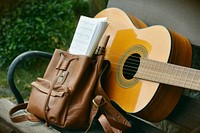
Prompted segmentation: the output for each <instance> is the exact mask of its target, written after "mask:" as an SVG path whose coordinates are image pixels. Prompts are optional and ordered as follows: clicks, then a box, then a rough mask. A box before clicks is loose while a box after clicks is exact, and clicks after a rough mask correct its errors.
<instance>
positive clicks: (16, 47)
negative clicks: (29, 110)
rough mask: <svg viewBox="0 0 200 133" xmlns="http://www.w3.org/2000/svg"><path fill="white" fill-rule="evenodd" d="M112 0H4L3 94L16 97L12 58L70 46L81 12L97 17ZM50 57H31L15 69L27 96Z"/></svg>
mask: <svg viewBox="0 0 200 133" xmlns="http://www.w3.org/2000/svg"><path fill="white" fill-rule="evenodd" d="M107 2H108V0H42V1H41V0H1V2H0V97H12V94H11V93H10V90H9V89H8V88H9V87H8V84H7V70H8V67H9V64H10V63H11V62H12V60H13V59H14V58H15V57H16V56H18V55H19V54H21V53H23V52H25V51H29V50H42V51H47V52H51V53H52V52H53V51H54V49H55V48H59V49H63V50H67V49H68V47H69V45H70V43H71V40H72V37H73V35H74V31H75V28H76V25H77V22H78V20H79V17H80V15H85V16H89V17H94V16H95V14H97V13H98V12H99V11H101V10H102V9H104V8H105V7H106V5H107ZM48 62H49V61H48V60H45V59H40V60H38V59H27V60H25V61H23V62H21V63H20V64H19V65H18V66H17V69H16V72H15V83H16V84H17V87H18V88H19V89H20V92H21V93H22V95H23V97H24V98H27V97H28V96H29V92H30V90H31V86H30V83H31V82H32V81H33V80H35V79H36V77H38V76H42V74H43V72H44V70H45V68H46V66H47V64H48Z"/></svg>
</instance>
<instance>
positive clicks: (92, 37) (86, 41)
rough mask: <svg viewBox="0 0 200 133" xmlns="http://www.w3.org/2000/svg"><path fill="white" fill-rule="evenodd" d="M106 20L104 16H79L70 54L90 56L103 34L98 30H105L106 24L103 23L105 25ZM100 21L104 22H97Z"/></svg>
mask: <svg viewBox="0 0 200 133" xmlns="http://www.w3.org/2000/svg"><path fill="white" fill-rule="evenodd" d="M106 20H107V19H106V18H102V19H101V18H100V19H99V18H89V17H85V16H81V17H80V20H79V23H78V25H77V28H76V31H75V34H74V37H73V40H72V43H71V46H70V48H69V52H70V53H71V54H79V55H86V56H92V55H93V53H94V51H95V49H96V47H97V45H98V42H99V40H100V38H101V36H102V34H103V33H100V32H102V31H104V30H105V27H106V26H103V25H107V22H106ZM100 21H103V22H101V23H105V24H99V23H100ZM101 28H103V29H101Z"/></svg>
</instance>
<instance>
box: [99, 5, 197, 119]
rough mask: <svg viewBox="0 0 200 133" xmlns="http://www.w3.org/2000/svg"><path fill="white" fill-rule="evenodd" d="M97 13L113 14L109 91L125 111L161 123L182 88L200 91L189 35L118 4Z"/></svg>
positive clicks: (111, 21) (109, 51)
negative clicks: (147, 20)
mask: <svg viewBox="0 0 200 133" xmlns="http://www.w3.org/2000/svg"><path fill="white" fill-rule="evenodd" d="M95 17H96V18H99V17H107V18H108V21H109V23H110V24H109V26H108V28H107V30H106V31H105V34H109V35H110V39H109V41H108V45H107V48H106V56H105V58H106V59H108V60H110V62H111V71H110V73H109V75H108V78H107V80H106V83H105V91H106V93H107V95H108V96H109V98H110V99H111V100H113V101H114V102H115V103H117V104H118V105H119V106H120V107H121V108H122V109H123V110H124V111H126V112H128V113H130V114H132V113H133V114H134V115H136V116H139V117H141V118H143V119H146V120H149V121H152V122H156V121H160V120H162V119H164V118H165V117H167V116H168V115H169V114H170V113H171V112H172V110H173V108H174V107H175V106H176V104H177V102H178V100H179V98H180V96H181V95H182V90H183V89H182V88H188V89H193V90H200V89H199V88H200V71H199V70H195V69H192V68H190V67H191V61H192V49H191V44H190V42H189V41H188V39H186V38H185V37H183V36H181V35H180V34H178V33H175V32H173V31H171V30H168V29H167V28H166V27H164V26H161V25H155V26H150V27H147V25H146V24H145V23H144V22H142V21H141V20H139V19H138V18H136V17H134V16H132V15H129V14H126V13H125V12H124V11H122V10H120V9H117V8H107V9H105V10H103V11H101V12H100V13H98V14H97V15H96V16H95Z"/></svg>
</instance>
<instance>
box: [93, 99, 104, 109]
mask: <svg viewBox="0 0 200 133" xmlns="http://www.w3.org/2000/svg"><path fill="white" fill-rule="evenodd" d="M103 101H104V102H103V103H101V104H98V103H97V102H96V101H95V100H94V99H93V100H92V103H93V104H94V105H95V106H96V107H97V108H99V107H101V106H103V105H104V104H105V103H106V102H107V101H105V100H103Z"/></svg>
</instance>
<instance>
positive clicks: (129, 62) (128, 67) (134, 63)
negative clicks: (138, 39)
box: [123, 54, 141, 79]
mask: <svg viewBox="0 0 200 133" xmlns="http://www.w3.org/2000/svg"><path fill="white" fill-rule="evenodd" d="M140 57H141V56H140V55H139V54H132V55H131V56H129V57H128V58H127V59H126V61H125V63H124V66H123V76H124V77H125V78H126V79H132V78H133V76H134V75H135V74H136V72H137V70H138V67H139V65H140Z"/></svg>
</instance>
